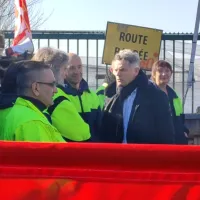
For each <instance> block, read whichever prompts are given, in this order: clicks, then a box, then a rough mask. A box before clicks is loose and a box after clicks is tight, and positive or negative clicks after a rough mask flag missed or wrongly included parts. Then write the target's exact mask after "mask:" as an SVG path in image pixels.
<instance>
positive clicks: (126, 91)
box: [104, 70, 148, 116]
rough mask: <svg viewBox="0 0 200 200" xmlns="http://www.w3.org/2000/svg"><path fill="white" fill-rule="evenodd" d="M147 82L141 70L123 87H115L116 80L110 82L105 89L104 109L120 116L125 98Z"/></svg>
mask: <svg viewBox="0 0 200 200" xmlns="http://www.w3.org/2000/svg"><path fill="white" fill-rule="evenodd" d="M147 84H148V79H147V77H146V75H145V74H144V72H143V71H142V70H140V72H139V74H138V76H137V77H136V78H135V79H134V80H133V81H132V82H131V83H129V84H128V85H127V86H125V87H119V88H117V87H116V82H114V83H112V84H110V85H109V86H108V87H107V88H106V90H105V95H106V96H107V97H108V98H107V99H106V104H105V109H104V110H105V111H108V112H110V113H113V112H114V113H116V114H117V115H119V116H122V112H123V102H124V100H125V99H127V97H128V96H130V95H131V93H132V92H133V91H134V90H135V89H136V88H142V87H145V86H146V85H147Z"/></svg>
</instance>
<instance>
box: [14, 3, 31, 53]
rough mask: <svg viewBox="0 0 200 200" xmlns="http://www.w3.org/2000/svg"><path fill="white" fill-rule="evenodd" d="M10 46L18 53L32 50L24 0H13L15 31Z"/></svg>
mask: <svg viewBox="0 0 200 200" xmlns="http://www.w3.org/2000/svg"><path fill="white" fill-rule="evenodd" d="M11 48H12V50H13V52H14V53H19V54H23V53H24V52H26V51H28V52H29V53H33V51H34V47H33V43H32V33H31V28H30V22H29V16H28V9H27V5H26V0H15V33H14V40H13V45H12V47H11Z"/></svg>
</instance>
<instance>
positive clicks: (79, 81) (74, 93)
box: [65, 53, 101, 142]
mask: <svg viewBox="0 0 200 200" xmlns="http://www.w3.org/2000/svg"><path fill="white" fill-rule="evenodd" d="M68 56H69V65H68V67H67V69H66V79H65V92H66V94H67V97H68V98H69V100H70V101H71V102H72V103H73V104H74V105H75V107H76V109H77V111H78V112H79V114H80V115H81V117H82V118H83V120H84V121H85V122H86V123H87V124H88V125H89V126H90V133H91V140H92V141H93V142H98V140H99V139H98V131H99V127H100V123H101V108H100V102H99V98H98V96H97V94H96V93H95V92H94V91H92V90H91V89H89V86H88V83H87V82H86V81H85V80H84V79H83V77H82V73H83V65H82V61H81V58H80V57H79V56H78V55H76V54H74V53H69V54H68Z"/></svg>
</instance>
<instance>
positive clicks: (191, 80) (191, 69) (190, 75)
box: [183, 0, 200, 106]
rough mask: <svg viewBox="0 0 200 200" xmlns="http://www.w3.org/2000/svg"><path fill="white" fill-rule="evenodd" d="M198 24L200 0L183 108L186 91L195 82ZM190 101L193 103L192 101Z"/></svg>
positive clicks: (198, 8)
mask: <svg viewBox="0 0 200 200" xmlns="http://www.w3.org/2000/svg"><path fill="white" fill-rule="evenodd" d="M199 22H200V0H199V1H198V7H197V15H196V23H195V28H194V34H193V41H192V50H191V57H190V65H189V73H188V80H187V89H186V93H185V96H184V98H183V106H184V105H185V101H186V97H187V93H188V90H189V89H190V88H191V87H192V86H193V84H194V82H195V79H194V61H195V55H196V46H197V40H198V32H199ZM192 101H194V99H193V100H192ZM192 103H194V102H192Z"/></svg>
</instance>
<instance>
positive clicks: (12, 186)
mask: <svg viewBox="0 0 200 200" xmlns="http://www.w3.org/2000/svg"><path fill="white" fill-rule="evenodd" d="M199 154H200V147H199V146H175V145H174V146H168V145H123V144H77V143H66V144H43V143H23V142H21V143H15V142H13V143H12V142H1V143H0V199H6V200H12V199H13V200H25V199H30V200H32V199H40V200H51V199H52V200H54V199H56V200H57V199H58V200H65V199H67V200H77V199H87V200H92V199H95V200H102V199H103V200H110V199H115V200H129V199H137V200H140V199H148V200H160V199H162V200H168V199H171V200H180V199H181V200H182V199H184V200H197V199H200V161H199V159H198V157H199Z"/></svg>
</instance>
